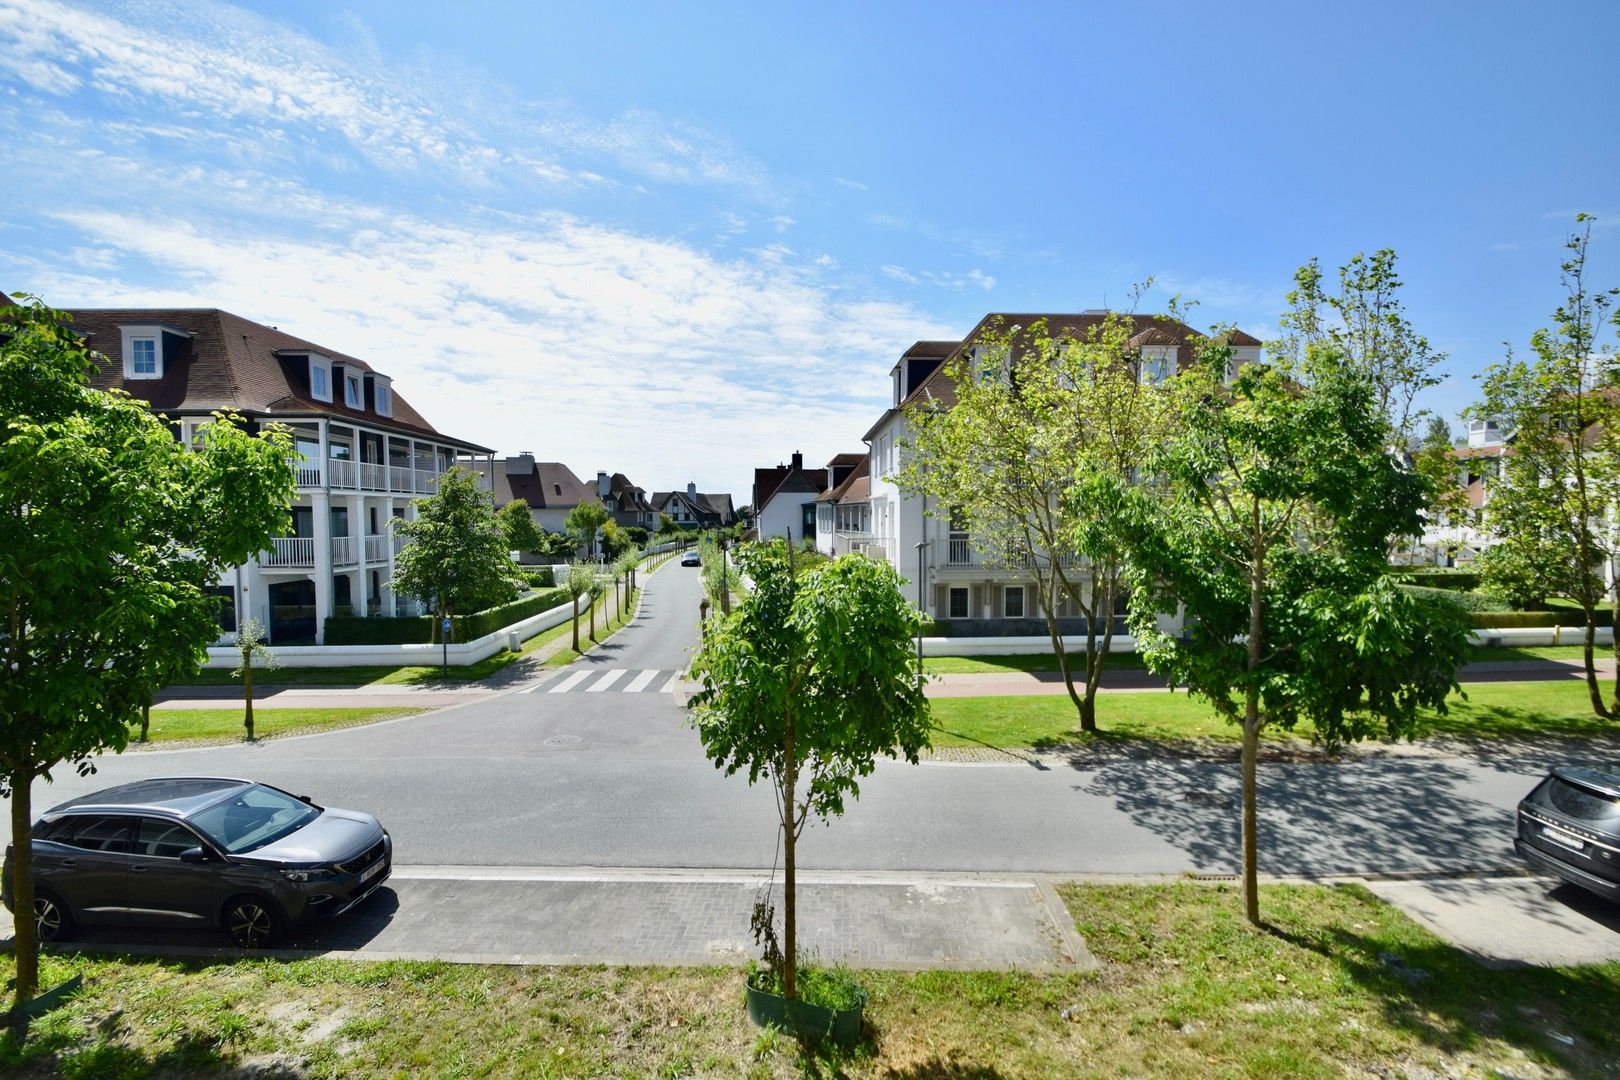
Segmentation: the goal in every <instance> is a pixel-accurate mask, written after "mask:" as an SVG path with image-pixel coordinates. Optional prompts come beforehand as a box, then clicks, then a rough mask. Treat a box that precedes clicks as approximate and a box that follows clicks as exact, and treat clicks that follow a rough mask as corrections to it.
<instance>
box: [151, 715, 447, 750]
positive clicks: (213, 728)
mask: <svg viewBox="0 0 1620 1080" xmlns="http://www.w3.org/2000/svg"><path fill="white" fill-rule="evenodd" d="M422 711H423V710H421V709H265V708H255V709H254V710H253V732H254V737H255V738H257V739H274V738H275V737H277V736H278V735H307V734H309V733H311V732H315V731H324V730H327V729H330V728H340V727H353V726H354V725H356V724H370V723H375V722H376V721H378V720H391V719H393V718H394V717H397V716H414V715H415V714H417V713H419V712H422ZM243 734H244V730H243V728H242V710H241V709H153V710H152V723H151V726H150V727H149V728H148V729H147V744H148V745H150V744H152V743H171V742H201V741H209V742H234V741H238V740H240V739H241V738H242V736H243ZM131 745H132V746H133V745H139V744H137V743H135V742H134V740H133V738H132V739H131Z"/></svg>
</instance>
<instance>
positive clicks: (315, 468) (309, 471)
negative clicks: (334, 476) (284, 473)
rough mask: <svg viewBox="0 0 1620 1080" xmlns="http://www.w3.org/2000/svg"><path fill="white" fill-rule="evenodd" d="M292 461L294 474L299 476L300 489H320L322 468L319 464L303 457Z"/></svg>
mask: <svg viewBox="0 0 1620 1080" xmlns="http://www.w3.org/2000/svg"><path fill="white" fill-rule="evenodd" d="M292 460H293V472H294V473H295V474H297V477H298V486H299V487H301V488H318V487H320V486H321V466H320V463H319V462H316V461H310V460H308V459H307V458H301V457H295V458H293V459H292Z"/></svg>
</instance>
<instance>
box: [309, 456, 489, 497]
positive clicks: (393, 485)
mask: <svg viewBox="0 0 1620 1080" xmlns="http://www.w3.org/2000/svg"><path fill="white" fill-rule="evenodd" d="M293 472H294V473H295V474H296V476H297V481H298V486H299V487H300V488H319V487H321V486H323V485H326V486H329V487H330V488H331V489H332V490H334V491H378V492H388V493H390V494H396V495H431V494H433V493H434V492H435V491H437V490H438V488H439V477H441V476H443V475H444V472H445V470H443V469H441V468H439V467H438V463H437V462H432V461H418V462H417V463H416V464H414V465H411V464H405V465H384V464H382V463H380V462H373V461H355V460H354V459H353V458H340V457H334V458H328V459H327V461H326V468H325V470H324V471H323V470H322V468H321V465H320V462H319V461H316V460H313V459H310V458H304V457H294V458H293ZM478 486H479V487H481V488H482V489H483V490H485V491H488V490H490V480H489V477H488V476H486V475H483V474H479V477H478Z"/></svg>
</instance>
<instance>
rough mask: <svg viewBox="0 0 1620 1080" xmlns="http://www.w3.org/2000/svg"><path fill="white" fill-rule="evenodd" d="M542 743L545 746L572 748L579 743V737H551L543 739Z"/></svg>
mask: <svg viewBox="0 0 1620 1080" xmlns="http://www.w3.org/2000/svg"><path fill="white" fill-rule="evenodd" d="M543 741H544V742H545V744H546V745H547V746H573V745H574V744H575V743H577V742H579V736H578V735H553V736H552V737H551V738H549V739H545V740H543Z"/></svg>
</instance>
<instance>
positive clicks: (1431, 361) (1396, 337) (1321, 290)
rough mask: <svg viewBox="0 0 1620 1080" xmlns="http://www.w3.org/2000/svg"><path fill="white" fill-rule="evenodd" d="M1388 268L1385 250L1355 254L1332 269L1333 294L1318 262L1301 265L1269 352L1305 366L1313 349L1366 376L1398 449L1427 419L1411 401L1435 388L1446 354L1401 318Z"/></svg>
mask: <svg viewBox="0 0 1620 1080" xmlns="http://www.w3.org/2000/svg"><path fill="white" fill-rule="evenodd" d="M1395 263H1396V258H1395V252H1394V251H1393V250H1392V249H1390V248H1383V249H1380V250H1378V251H1375V252H1373V253H1372V254H1371V255H1367V254H1365V253H1360V254H1357V255H1356V256H1355V257H1354V258H1352V259H1351V260H1350V261H1349V262H1347V263H1345V264H1344V265H1343V266H1341V267H1340V268H1339V274H1338V277H1339V284H1338V288H1337V290H1330V289H1329V288H1328V287H1327V286H1326V284H1325V283H1324V281H1323V275H1322V266H1321V263H1319V262H1318V261H1317V260H1315V259H1312V260H1311V261H1310V262H1309V263H1307V264H1306V265H1304V266H1302V267H1300V268H1299V269H1298V270H1297V271H1295V273H1294V289H1293V290H1292V291H1291V292H1289V294H1288V310H1287V312H1285V313H1284V314H1283V316H1282V318H1281V320H1280V322H1281V323H1282V329H1283V336H1282V340H1281V341H1279V342H1276V343H1274V344H1273V345H1272V349H1273V351H1274V352H1276V353H1278V354H1279V355H1281V356H1283V357H1285V358H1286V359H1287V360H1288V361H1289V362H1290V363H1291V364H1293V365H1294V366H1295V367H1302V366H1304V364H1305V362H1306V354H1307V352H1308V351H1309V350H1310V349H1312V348H1315V347H1327V348H1331V349H1333V350H1334V351H1336V352H1337V353H1338V354H1339V355H1340V356H1342V357H1343V358H1344V360H1345V362H1346V363H1347V364H1349V365H1350V366H1351V367H1352V368H1354V369H1355V370H1357V371H1358V372H1360V373H1361V374H1362V375H1363V376H1364V377H1366V379H1367V380H1368V382H1369V384H1370V385H1371V386H1372V392H1373V409H1374V411H1375V412H1376V413H1377V414H1378V415H1380V416H1382V417H1383V418H1384V419H1385V421H1386V422H1387V423H1388V425H1389V428H1390V441H1391V442H1392V443H1393V444H1394V445H1395V446H1396V447H1398V448H1403V449H1404V448H1405V447H1406V446H1407V445H1408V444H1409V443H1410V442H1411V441H1412V433H1413V428H1414V426H1415V425H1416V423H1417V422H1418V421H1419V420H1420V419H1422V418H1423V417H1424V416H1425V415H1427V414H1426V413H1424V412H1423V411H1421V410H1419V409H1418V408H1417V397H1418V395H1419V394H1420V393H1422V392H1423V391H1424V390H1427V389H1428V388H1430V387H1432V386H1438V385H1439V384H1440V382H1441V380H1442V378H1443V377H1444V375H1443V373H1442V371H1441V370H1440V366H1441V365H1442V364H1443V363H1444V362H1445V359H1446V356H1445V354H1444V353H1441V352H1437V351H1436V350H1435V349H1434V348H1433V347H1432V346H1431V345H1430V344H1429V339H1428V338H1426V337H1424V336H1423V335H1422V334H1419V333H1418V332H1417V331H1416V330H1415V329H1414V328H1413V326H1412V323H1411V320H1410V319H1408V318H1407V316H1406V307H1405V305H1404V304H1403V303H1402V301H1401V287H1402V282H1401V277H1400V274H1399V273H1397V272H1396V269H1395Z"/></svg>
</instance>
